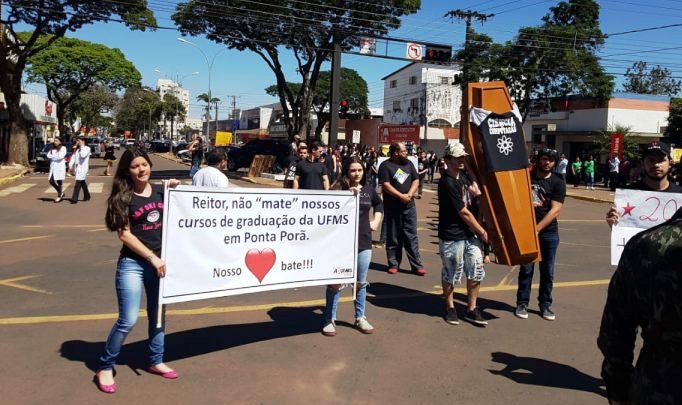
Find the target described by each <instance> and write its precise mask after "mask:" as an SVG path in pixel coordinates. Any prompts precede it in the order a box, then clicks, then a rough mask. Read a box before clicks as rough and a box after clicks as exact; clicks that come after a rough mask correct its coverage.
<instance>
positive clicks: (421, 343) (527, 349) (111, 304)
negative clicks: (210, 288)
mask: <svg viewBox="0 0 682 405" xmlns="http://www.w3.org/2000/svg"><path fill="white" fill-rule="evenodd" d="M94 163H95V164H96V165H97V164H101V161H99V160H95V162H94ZM154 163H155V165H154V169H155V177H156V178H162V177H181V176H183V175H184V174H186V173H187V167H186V166H182V165H178V164H176V163H174V162H170V161H167V160H163V159H160V158H154ZM99 170H100V169H99V168H94V169H93V173H98V172H99ZM110 179H111V178H110V177H109V178H107V177H99V176H91V177H90V178H89V182H90V184H91V188H92V190H93V199H92V201H90V202H88V203H79V204H76V205H71V204H68V203H66V202H63V203H61V204H54V203H53V202H52V201H51V199H52V198H54V196H55V194H50V193H49V190H48V187H49V185H48V184H47V179H46V176H45V175H31V176H29V177H26V178H23V179H22V180H20V181H18V182H15V183H13V184H11V185H8V186H3V187H0V222H1V223H2V224H3V226H2V227H1V228H0V263H1V265H0V338H1V339H2V342H3V344H2V349H1V350H0V354H1V355H2V358H3V367H2V368H0V381H1V382H2V383H1V385H2V387H3V401H2V402H3V403H7V404H34V403H35V404H38V403H40V404H43V403H46V402H48V401H50V402H52V403H65V404H90V403H94V402H95V401H104V400H106V401H110V402H115V403H148V404H157V403H159V404H161V403H163V404H166V403H180V404H182V403H190V402H196V401H203V402H204V403H206V404H222V403H249V404H250V403H265V404H269V403H278V404H289V403H292V404H298V403H301V402H304V401H305V402H311V403H340V404H343V403H358V402H363V403H369V404H387V403H398V404H414V403H436V404H446V403H448V404H449V403H461V404H493V403H498V404H509V403H515V402H516V403H524V404H529V405H530V404H538V405H541V404H542V405H544V404H550V403H551V404H599V403H606V402H605V399H604V397H603V388H602V387H601V380H600V379H599V378H598V377H599V367H600V361H601V360H600V356H599V352H598V350H597V349H596V345H595V339H596V334H597V330H598V327H599V321H600V315H601V309H602V307H603V303H604V300H605V292H606V283H607V282H608V279H609V277H610V275H611V273H612V272H613V268H612V267H611V266H609V264H608V263H609V248H608V238H609V232H608V228H607V226H606V225H605V224H604V223H603V221H602V218H603V214H604V212H605V211H606V209H607V205H604V204H598V203H594V202H587V201H579V200H573V199H569V200H568V201H567V204H566V209H565V211H564V213H563V215H562V221H561V223H560V228H561V238H562V242H561V245H560V248H559V253H558V258H557V271H556V289H555V305H554V309H555V312H556V313H557V321H556V322H553V323H551V322H547V321H544V320H542V319H541V318H540V317H539V316H538V315H537V313H535V314H534V316H531V317H530V318H529V319H528V320H519V319H516V318H515V317H514V316H513V314H512V313H511V312H510V311H511V309H512V308H511V306H510V304H513V303H514V297H515V282H516V277H515V268H511V269H510V268H508V267H506V266H498V265H490V266H489V267H488V268H487V272H488V278H487V279H486V280H485V282H484V285H485V287H484V292H483V293H482V299H481V301H480V304H481V306H482V307H483V308H484V310H485V313H486V315H487V316H488V318H489V319H490V324H489V326H488V327H486V328H477V327H475V326H473V325H471V324H468V323H462V324H460V325H459V326H451V325H448V324H446V323H444V322H443V320H442V318H441V316H442V306H443V302H442V299H441V298H440V297H439V296H438V293H439V290H440V287H439V284H440V281H439V272H440V271H439V269H440V259H439V257H438V255H437V249H438V245H437V238H436V236H435V232H434V226H435V218H436V217H437V208H438V206H437V201H436V200H435V198H434V197H435V193H434V190H435V188H434V187H433V186H430V185H427V189H426V190H427V191H426V193H425V198H423V199H421V200H419V201H418V202H417V204H418V211H419V226H420V228H419V233H420V245H421V247H422V249H421V250H422V255H423V256H424V259H425V262H426V268H427V270H428V274H427V276H426V277H417V276H414V275H412V274H410V273H407V272H405V273H399V274H397V275H388V274H386V273H385V269H386V265H385V263H386V258H385V252H384V251H383V250H382V249H378V248H377V249H375V250H374V256H373V264H372V269H373V270H374V271H371V272H370V276H369V277H370V282H371V283H372V285H371V287H370V298H369V300H370V304H369V306H368V317H369V320H370V321H371V322H372V323H373V324H374V326H375V327H376V328H377V329H376V333H375V334H374V335H370V336H366V335H362V334H360V333H359V332H357V331H355V330H354V329H352V327H351V323H350V322H352V304H350V302H349V300H350V292H347V293H346V294H345V296H344V299H345V301H344V303H343V304H342V305H341V308H340V311H339V318H340V319H341V320H342V321H343V320H345V321H347V322H349V323H345V322H339V326H340V328H339V331H338V334H337V336H336V337H335V338H326V337H323V336H322V335H321V334H320V333H319V328H320V325H321V322H322V316H321V305H322V303H323V301H322V298H323V296H324V289H323V287H311V288H303V289H298V290H284V291H275V292H269V293H261V294H251V295H242V296H235V297H230V298H224V299H213V300H206V301H196V302H191V303H184V304H176V305H172V306H170V307H169V311H168V322H167V340H166V342H167V349H166V353H167V356H166V359H167V361H169V362H170V363H171V364H172V365H173V366H174V367H176V368H177V370H178V371H179V372H180V373H181V375H182V377H181V379H179V380H177V381H163V380H162V379H160V378H159V377H156V376H152V375H149V374H147V373H145V372H144V371H141V370H140V369H139V368H140V367H142V366H143V364H141V362H140V360H141V359H142V360H143V359H144V357H145V356H144V354H143V353H144V350H145V349H144V337H145V334H146V331H145V329H146V328H145V323H146V321H145V320H144V319H141V323H140V324H139V325H138V327H137V328H136V329H135V330H134V331H133V332H132V333H131V335H130V337H129V339H128V341H127V345H126V346H125V347H124V353H123V356H122V358H121V365H119V366H118V368H117V370H118V376H117V382H118V383H119V386H120V388H119V392H118V393H116V394H115V395H113V396H111V397H105V395H104V394H101V393H99V392H98V391H97V390H96V388H95V386H94V385H93V384H92V381H91V378H92V375H93V371H92V370H93V369H94V367H95V364H96V359H97V356H98V353H99V351H100V350H101V348H102V344H103V342H104V340H105V338H106V334H107V333H108V330H109V328H110V327H111V325H112V323H113V321H114V319H115V317H116V297H115V292H114V280H113V276H114V267H115V261H116V258H117V254H118V250H119V247H120V246H119V242H118V241H117V239H116V237H115V236H114V235H112V234H111V233H110V232H108V231H106V230H105V229H104V226H103V215H104V209H105V208H104V207H105V201H106V197H107V196H108V193H109V190H110V181H111V180H110ZM72 182H73V180H72V179H67V184H68V183H72ZM231 183H232V184H233V185H234V186H240V187H252V186H253V185H252V184H249V183H244V182H240V181H238V180H233V181H231ZM96 190H97V191H96ZM69 191H70V189H67V194H68V193H69ZM535 294H537V290H534V296H533V299H535ZM457 298H458V299H459V300H460V301H459V302H460V303H462V302H463V299H464V298H465V297H464V296H463V295H461V293H460V294H459V295H458V297H457Z"/></svg>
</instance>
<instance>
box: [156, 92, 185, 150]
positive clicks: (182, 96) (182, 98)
mask: <svg viewBox="0 0 682 405" xmlns="http://www.w3.org/2000/svg"><path fill="white" fill-rule="evenodd" d="M156 90H157V93H159V97H160V98H161V100H163V97H164V96H165V95H166V94H170V95H173V96H175V97H176V98H177V99H178V100H180V104H182V106H183V107H184V108H185V115H187V114H189V90H185V89H183V88H182V86H180V85H179V84H178V83H176V82H175V81H173V80H170V79H159V80H157V82H156ZM164 121H166V120H164ZM164 121H161V122H160V123H159V127H160V128H166V127H165V126H164V124H165V122H164ZM186 122H187V119H186V118H185V121H183V120H179V121H178V122H176V124H175V125H174V128H173V132H174V133H173V134H171V133H170V126H168V127H167V128H168V129H167V131H168V135H169V136H172V137H173V138H175V137H176V136H177V134H178V131H179V130H180V129H182V127H183V126H184V125H183V124H184V123H186ZM178 124H179V125H178Z"/></svg>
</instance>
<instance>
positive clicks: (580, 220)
mask: <svg viewBox="0 0 682 405" xmlns="http://www.w3.org/2000/svg"><path fill="white" fill-rule="evenodd" d="M558 221H559V222H603V223H606V220H605V219H559V220H558Z"/></svg>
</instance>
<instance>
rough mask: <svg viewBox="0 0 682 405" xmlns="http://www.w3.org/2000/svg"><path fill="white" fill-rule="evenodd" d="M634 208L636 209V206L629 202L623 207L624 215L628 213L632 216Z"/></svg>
mask: <svg viewBox="0 0 682 405" xmlns="http://www.w3.org/2000/svg"><path fill="white" fill-rule="evenodd" d="M634 209H635V206H634V205H630V203H628V205H626V206H625V207H623V216H626V215H630V216H632V210H634Z"/></svg>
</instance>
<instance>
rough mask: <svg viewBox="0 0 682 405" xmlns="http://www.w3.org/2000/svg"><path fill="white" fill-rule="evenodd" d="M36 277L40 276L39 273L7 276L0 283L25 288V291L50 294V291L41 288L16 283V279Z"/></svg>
mask: <svg viewBox="0 0 682 405" xmlns="http://www.w3.org/2000/svg"><path fill="white" fill-rule="evenodd" d="M36 277H40V275H35V276H23V277H16V278H8V279H7V280H0V285H4V286H5V287H12V288H18V289H20V290H26V291H31V292H36V293H41V294H52V293H51V292H49V291H45V290H42V289H40V288H34V287H29V286H27V285H24V284H19V283H17V281H21V280H28V279H31V278H36Z"/></svg>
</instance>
